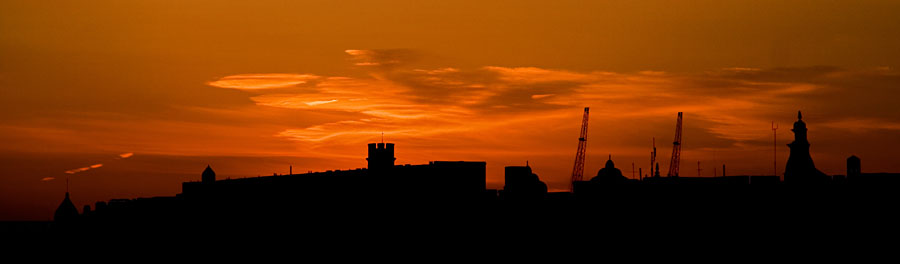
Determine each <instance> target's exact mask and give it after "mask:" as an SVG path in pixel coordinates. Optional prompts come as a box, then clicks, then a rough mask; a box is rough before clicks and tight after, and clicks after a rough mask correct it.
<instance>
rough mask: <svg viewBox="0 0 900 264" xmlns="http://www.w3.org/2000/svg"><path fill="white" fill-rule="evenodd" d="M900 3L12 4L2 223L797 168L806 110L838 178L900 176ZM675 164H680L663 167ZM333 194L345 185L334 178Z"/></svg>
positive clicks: (822, 157) (154, 0)
mask: <svg viewBox="0 0 900 264" xmlns="http://www.w3.org/2000/svg"><path fill="white" fill-rule="evenodd" d="M898 16H900V1H893V0H884V1H865V0H862V1H860V0H854V1H825V0H810V1H785V0H778V1H768V0H752V1H732V0H729V1H722V0H714V1H645V0H641V1H635V0H629V1H625V0H623V1H602V0H598V1H567V0H556V1H529V0H517V1H484V0H480V1H475V0H467V1H453V0H451V1H286V0H281V1H270V0H254V1H222V0H216V1H205V0H189V1H160V0H133V1H118V0H109V1H84V0H79V1H51V2H45V1H11V0H0V121H2V122H0V142H2V144H0V166H2V168H3V169H2V173H0V175H2V176H0V220H49V219H51V218H52V215H53V210H54V209H55V208H56V207H57V206H58V205H59V203H60V201H61V200H62V198H63V194H64V192H65V189H66V182H65V178H66V177H67V176H68V177H69V178H70V192H71V193H72V200H73V202H74V203H75V204H76V206H77V207H78V208H79V209H81V207H82V206H83V205H85V204H93V203H94V202H96V201H101V200H109V199H112V198H135V197H148V196H162V195H165V196H171V195H175V194H176V193H179V192H180V191H181V185H180V183H181V182H184V181H188V180H199V179H200V173H201V172H202V171H203V169H204V168H205V167H206V165H207V164H209V165H211V166H212V168H213V169H214V170H215V171H216V173H217V175H218V177H219V178H220V179H224V178H226V177H230V178H240V177H256V176H258V175H272V174H273V173H279V174H281V173H287V172H288V167H289V166H293V171H294V172H295V173H297V172H306V171H324V170H331V169H350V168H360V167H365V166H366V160H365V156H366V146H365V144H366V143H369V142H380V141H381V137H382V133H384V140H385V141H386V142H393V143H396V144H397V145H396V146H397V147H396V156H397V163H398V164H422V163H427V162H428V161H434V160H467V161H486V162H487V177H488V178H487V185H488V188H494V189H500V188H502V186H503V167H504V166H510V165H524V164H525V163H526V161H527V162H528V163H529V164H530V165H531V166H532V168H533V169H534V171H535V173H537V174H538V175H539V176H540V178H541V179H542V180H543V181H545V182H546V183H547V184H548V185H549V188H550V189H551V191H554V190H564V189H566V188H568V181H569V177H570V175H571V172H572V167H573V162H574V159H575V151H576V148H577V145H578V133H579V127H580V125H581V124H580V122H581V115H582V112H583V108H584V107H590V108H591V115H590V127H589V136H588V144H587V162H586V165H585V176H586V177H591V176H593V175H595V174H596V173H597V170H598V169H599V168H600V167H602V166H603V164H604V163H605V162H606V160H607V157H608V155H612V159H613V161H614V162H615V163H616V165H617V167H618V168H620V169H621V170H622V171H623V173H624V174H625V175H626V176H628V177H631V175H632V169H631V164H632V163H634V164H635V168H642V169H643V171H644V173H648V168H649V166H650V164H649V163H650V161H649V153H650V151H651V150H652V146H651V140H652V139H653V138H654V137H655V138H656V144H657V148H658V153H659V154H658V160H659V161H660V167H661V169H662V170H663V171H666V170H668V163H669V158H670V155H671V150H672V140H673V137H674V133H675V121H676V117H677V113H678V112H684V132H683V141H684V144H683V150H682V158H681V160H682V164H681V174H682V175H683V176H697V162H698V161H699V162H700V168H701V169H702V171H700V173H701V175H702V176H706V177H710V176H712V175H713V169H714V168H717V170H718V173H719V174H721V166H722V164H726V165H727V170H728V174H729V175H739V174H740V175H772V174H773V173H774V172H773V170H774V168H773V164H772V163H773V134H772V129H771V124H772V122H775V124H777V125H779V127H780V128H779V129H778V130H777V147H778V149H777V159H776V160H777V163H778V164H777V173H778V174H779V175H780V174H782V173H783V169H784V164H785V162H786V160H787V157H788V153H789V152H788V148H787V146H786V145H785V144H787V143H790V141H791V140H792V139H793V134H792V133H791V132H790V127H791V124H792V123H793V122H794V121H796V117H797V111H798V110H801V111H803V117H804V121H805V122H806V123H807V124H808V127H809V140H810V143H811V145H812V146H811V154H812V157H813V160H814V161H815V164H816V166H817V167H818V168H819V169H820V170H822V171H823V172H825V173H827V174H845V172H846V168H845V159H846V158H847V157H849V156H850V155H857V156H858V157H860V158H861V159H862V170H863V172H900V164H898V163H897V162H896V161H897V158H896V157H898V156H900V150H898V149H900V103H898V102H900V101H898V98H897V97H898V96H897V95H898V94H900V71H898V68H900V52H898V49H900V19H898ZM663 174H664V173H663ZM322 188H329V187H328V186H322Z"/></svg>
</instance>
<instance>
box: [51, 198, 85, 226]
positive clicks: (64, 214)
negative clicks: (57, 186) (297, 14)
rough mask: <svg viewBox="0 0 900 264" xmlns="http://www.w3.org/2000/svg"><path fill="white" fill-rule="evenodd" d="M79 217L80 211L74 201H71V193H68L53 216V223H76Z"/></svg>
mask: <svg viewBox="0 0 900 264" xmlns="http://www.w3.org/2000/svg"><path fill="white" fill-rule="evenodd" d="M78 216H79V214H78V209H77V208H76V207H75V204H74V203H72V200H71V199H69V192H66V197H65V198H63V200H62V203H60V204H59V207H57V208H56V213H54V214H53V222H56V223H59V224H70V223H74V222H76V221H77V220H78Z"/></svg>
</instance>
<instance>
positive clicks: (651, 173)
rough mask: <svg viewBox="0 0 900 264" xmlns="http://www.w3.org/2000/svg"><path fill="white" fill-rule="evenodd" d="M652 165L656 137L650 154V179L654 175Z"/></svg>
mask: <svg viewBox="0 0 900 264" xmlns="http://www.w3.org/2000/svg"><path fill="white" fill-rule="evenodd" d="M653 164H656V137H654V138H653V151H651V152H650V177H653V175H654V174H653ZM657 173H659V172H657Z"/></svg>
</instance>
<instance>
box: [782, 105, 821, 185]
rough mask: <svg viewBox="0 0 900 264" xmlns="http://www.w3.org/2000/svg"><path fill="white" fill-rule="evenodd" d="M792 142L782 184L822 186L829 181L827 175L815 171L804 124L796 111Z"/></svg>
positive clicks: (800, 114) (799, 113) (801, 115)
mask: <svg viewBox="0 0 900 264" xmlns="http://www.w3.org/2000/svg"><path fill="white" fill-rule="evenodd" d="M791 131H793V132H794V142H791V143H790V144H788V147H790V149H791V155H790V156H789V157H788V161H787V165H785V169H784V182H785V183H787V184H822V183H827V182H828V181H829V180H830V177H828V175H825V173H822V172H821V171H819V170H818V169H816V165H815V164H813V160H812V157H811V156H810V155H809V141H808V140H807V139H806V132H807V129H806V123H805V122H803V114H802V113H801V112H800V111H797V122H794V128H793V129H791Z"/></svg>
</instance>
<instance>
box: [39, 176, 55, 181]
mask: <svg viewBox="0 0 900 264" xmlns="http://www.w3.org/2000/svg"><path fill="white" fill-rule="evenodd" d="M55 179H56V178H54V177H44V178H41V181H52V180H55Z"/></svg>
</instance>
